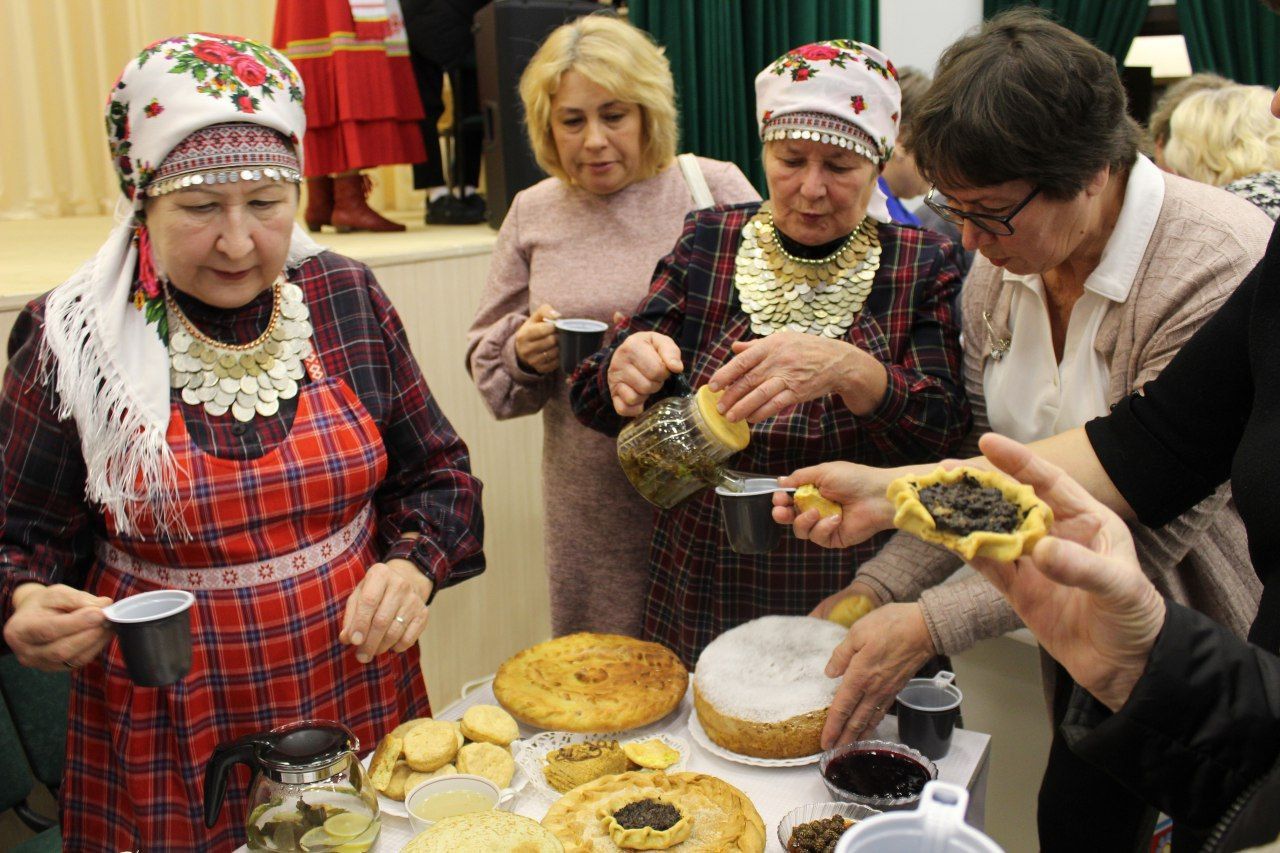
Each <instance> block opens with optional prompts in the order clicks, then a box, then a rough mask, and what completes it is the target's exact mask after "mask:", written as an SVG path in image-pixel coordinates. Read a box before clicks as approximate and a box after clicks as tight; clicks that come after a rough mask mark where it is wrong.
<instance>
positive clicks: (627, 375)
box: [608, 332, 684, 418]
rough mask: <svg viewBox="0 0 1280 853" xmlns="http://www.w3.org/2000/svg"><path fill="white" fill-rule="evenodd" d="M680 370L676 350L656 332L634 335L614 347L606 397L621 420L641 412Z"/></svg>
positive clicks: (680, 364)
mask: <svg viewBox="0 0 1280 853" xmlns="http://www.w3.org/2000/svg"><path fill="white" fill-rule="evenodd" d="M683 370H684V362H683V361H682V359H681V357H680V346H679V345H678V344H677V343H676V342H675V341H673V340H672V339H671V338H669V337H668V336H666V335H664V334H661V333H659V332H636V333H635V334H633V335H629V336H628V337H627V339H626V340H624V341H623V342H622V343H621V344H619V345H618V348H617V349H616V350H614V352H613V358H612V359H610V361H609V372H608V379H609V396H610V397H612V398H613V408H614V411H616V412H617V413H618V414H619V415H622V417H624V418H634V417H635V416H636V415H638V414H640V413H641V412H642V411H644V404H645V401H646V400H648V399H649V395H650V394H653V393H654V392H655V391H657V390H658V389H659V388H661V387H662V385H663V383H664V382H666V381H667V377H669V376H670V375H671V374H673V373H680V372H681V371H683Z"/></svg>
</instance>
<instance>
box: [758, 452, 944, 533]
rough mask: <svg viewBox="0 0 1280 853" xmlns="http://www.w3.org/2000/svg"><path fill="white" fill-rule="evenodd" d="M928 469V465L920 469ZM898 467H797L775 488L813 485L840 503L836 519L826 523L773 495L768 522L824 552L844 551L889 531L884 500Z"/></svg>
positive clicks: (849, 464)
mask: <svg viewBox="0 0 1280 853" xmlns="http://www.w3.org/2000/svg"><path fill="white" fill-rule="evenodd" d="M922 468H923V469H924V470H928V466H922ZM904 470H909V469H903V468H872V467H870V466H867V465H857V464H855V463H853V462H824V463H823V464H821V465H813V466H810V467H808V468H801V469H800V470H798V471H795V472H793V473H791V474H788V475H787V476H785V477H779V478H778V483H779V484H780V485H782V486H786V487H799V486H803V485H805V484H808V483H812V484H813V485H814V486H816V487H817V488H818V491H819V492H820V493H821V494H822V496H823V497H825V498H826V499H828V500H831V501H834V502H836V503H838V504H840V514H839V515H832V516H829V517H827V518H822V517H820V516H819V514H818V511H817V510H815V509H811V510H809V511H807V512H801V513H797V512H796V508H795V505H794V502H793V501H792V499H791V495H789V494H788V493H786V492H781V491H779V492H774V493H773V520H774V521H776V522H778V523H779V524H789V525H791V531H792V533H794V534H795V536H796V538H797V539H810V540H812V541H813V542H814V543H815V544H817V545H821V546H822V547H823V548H849V547H852V546H854V545H857V544H859V543H861V542H865V541H867V540H868V539H870V538H871V537H872V536H874V535H875V534H877V533H879V532H880V531H882V530H888V529H889V528H890V527H893V504H892V503H890V501H889V499H888V498H886V497H885V489H886V488H888V486H889V483H891V482H892V481H893V480H894V478H896V477H898V476H899V475H900V474H901V473H902V472H903V471H904Z"/></svg>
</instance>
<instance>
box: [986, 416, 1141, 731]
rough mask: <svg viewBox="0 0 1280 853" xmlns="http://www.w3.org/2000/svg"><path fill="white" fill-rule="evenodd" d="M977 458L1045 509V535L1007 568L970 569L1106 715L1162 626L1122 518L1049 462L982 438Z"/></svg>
mask: <svg viewBox="0 0 1280 853" xmlns="http://www.w3.org/2000/svg"><path fill="white" fill-rule="evenodd" d="M980 447H981V449H982V452H983V453H984V454H985V455H986V456H987V458H988V459H989V460H991V462H992V463H994V464H995V465H996V467H998V468H1000V469H1001V470H1003V471H1005V472H1007V473H1008V474H1009V475H1010V476H1012V477H1015V478H1016V479H1017V480H1019V481H1020V482H1022V483H1026V484H1027V485H1029V486H1032V487H1033V488H1034V489H1035V490H1036V493H1037V494H1038V495H1039V496H1040V497H1041V498H1042V499H1043V500H1044V501H1045V502H1046V503H1048V504H1049V506H1050V507H1052V509H1053V519H1054V520H1053V525H1052V527H1050V529H1049V534H1050V535H1048V536H1046V537H1044V538H1043V539H1041V540H1040V541H1039V542H1037V543H1036V545H1035V548H1034V549H1033V550H1032V551H1031V553H1030V554H1029V555H1025V556H1022V557H1020V558H1018V559H1017V560H1016V561H1014V562H1012V563H1007V562H1006V563H1001V562H997V561H995V560H990V559H984V558H978V559H975V560H974V561H973V567H974V568H975V569H977V570H978V571H980V572H982V574H983V576H985V577H986V578H987V580H989V581H991V583H992V584H993V585H994V586H995V587H996V589H998V590H1000V592H1001V593H1003V594H1004V596H1005V597H1006V598H1008V599H1009V602H1010V603H1011V604H1012V605H1013V609H1014V610H1015V611H1017V613H1018V616H1020V617H1021V618H1022V621H1023V622H1024V623H1025V624H1026V626H1027V627H1028V628H1030V629H1031V632H1032V633H1033V634H1035V636H1036V639H1037V640H1039V641H1040V644H1041V645H1042V646H1043V647H1044V649H1045V651H1047V652H1048V653H1049V654H1050V655H1052V656H1053V658H1054V659H1055V660H1057V661H1058V662H1059V663H1061V664H1062V665H1063V666H1064V667H1066V669H1067V671H1068V672H1070V673H1071V677H1072V678H1074V679H1075V680H1076V682H1077V683H1078V684H1079V685H1080V686H1081V687H1083V688H1084V689H1085V690H1087V691H1089V692H1090V693H1091V694H1093V695H1094V696H1095V697H1097V699H1098V700H1099V701H1100V702H1102V703H1103V704H1104V705H1106V706H1107V707H1109V708H1111V709H1112V710H1116V709H1117V708H1119V707H1120V706H1121V705H1123V704H1124V703H1125V701H1126V700H1127V699H1128V698H1129V693H1130V692H1131V691H1132V690H1133V685H1134V683H1135V682H1136V681H1137V680H1138V677H1139V676H1140V675H1141V674H1142V672H1143V669H1144V668H1145V667H1146V663H1147V658H1148V657H1149V656H1150V654H1151V648H1152V646H1154V645H1155V641H1156V637H1157V636H1158V635H1159V633H1160V629H1161V627H1162V626H1163V625H1164V617H1165V604H1164V599H1163V598H1161V597H1160V594H1159V592H1157V590H1156V588H1155V586H1153V585H1152V583H1151V581H1150V580H1148V579H1147V577H1146V575H1144V574H1143V573H1142V568H1141V566H1140V565H1139V564H1138V557H1137V552H1136V551H1135V550H1134V545H1133V535H1132V534H1131V533H1130V532H1129V528H1128V526H1127V525H1126V524H1125V523H1124V522H1123V521H1121V519H1120V517H1119V516H1118V515H1116V514H1115V513H1114V512H1112V511H1111V510H1109V509H1107V507H1105V506H1104V505H1103V504H1102V503H1100V502H1099V501H1097V500H1096V499H1095V498H1094V497H1093V496H1092V495H1090V494H1089V493H1088V492H1087V491H1085V489H1084V487H1083V486H1081V485H1080V484H1079V483H1076V482H1075V481H1074V480H1072V479H1071V478H1070V477H1068V476H1067V474H1066V473H1065V472H1064V471H1063V470H1062V469H1061V468H1058V467H1057V466H1055V465H1052V464H1050V463H1048V462H1046V461H1044V460H1043V459H1040V458H1039V457H1037V456H1036V455H1035V454H1033V453H1032V452H1031V451H1030V450H1029V449H1027V448H1026V447H1024V446H1023V445H1021V444H1019V443H1018V442H1016V441H1014V440H1012V439H1009V438H1004V437H1003V436H999V435H994V434H988V435H984V436H983V437H982V441H981V443H980Z"/></svg>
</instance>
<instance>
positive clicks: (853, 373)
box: [707, 332, 889, 424]
mask: <svg viewBox="0 0 1280 853" xmlns="http://www.w3.org/2000/svg"><path fill="white" fill-rule="evenodd" d="M733 351H734V352H735V353H736V355H735V356H734V357H733V358H732V359H730V360H729V361H728V362H727V363H726V364H724V365H723V366H722V367H721V368H720V369H719V370H717V371H716V372H715V373H714V374H713V375H712V376H711V379H710V381H709V382H708V383H707V384H708V385H710V386H711V390H712V391H719V390H721V389H724V396H723V397H721V398H720V404H719V406H718V408H719V409H720V411H721V412H723V413H724V415H725V417H726V418H728V419H729V420H731V421H739V420H745V421H747V422H748V423H753V424H754V423H759V422H760V421H763V420H765V419H767V418H771V417H773V416H774V415H776V414H778V413H779V412H782V411H783V410H785V409H788V408H790V407H791V406H794V405H796V404H797V403H804V402H806V401H808V400H815V399H817V398H818V397H825V396H826V395H828V394H839V395H840V397H841V399H843V400H844V403H845V405H846V406H848V407H849V410H850V411H851V412H853V413H854V414H856V415H865V414H868V413H870V412H871V411H873V410H874V409H875V408H876V406H878V405H880V401H881V400H882V399H884V393H885V389H886V388H887V387H888V381H889V380H888V372H887V371H886V370H885V367H884V365H883V364H881V363H880V362H879V360H877V359H876V358H875V357H874V356H871V355H869V354H868V353H866V352H864V351H863V350H861V349H859V348H858V347H856V346H854V345H853V344H851V343H848V342H847V341H837V340H835V339H833V338H824V337H819V336H818V335H808V334H804V333H801V332H776V333H775V334H772V335H769V336H768V337H767V338H756V339H754V340H750V341H739V342H737V343H735V344H734V345H733Z"/></svg>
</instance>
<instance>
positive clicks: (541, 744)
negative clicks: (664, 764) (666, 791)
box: [511, 732, 689, 802]
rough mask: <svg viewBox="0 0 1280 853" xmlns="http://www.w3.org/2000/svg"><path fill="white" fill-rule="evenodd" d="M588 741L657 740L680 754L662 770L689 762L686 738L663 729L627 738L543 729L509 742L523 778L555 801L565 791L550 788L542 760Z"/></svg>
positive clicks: (676, 769) (677, 768) (670, 770)
mask: <svg viewBox="0 0 1280 853" xmlns="http://www.w3.org/2000/svg"><path fill="white" fill-rule="evenodd" d="M589 740H617V741H618V743H619V744H620V745H621V744H627V743H635V742H643V741H650V740H659V741H662V742H663V743H664V744H666V745H667V746H669V747H671V748H672V749H674V750H675V751H676V752H678V753H680V757H679V758H677V759H676V763H675V764H672V765H671V766H670V767H668V768H667V769H666V770H665V771H663V772H666V773H678V772H679V771H681V770H684V769H685V767H686V766H687V765H688V763H689V743H688V741H686V740H685V739H684V738H681V737H676V736H675V735H669V734H666V733H665V732H658V733H656V734H650V735H642V736H640V737H630V738H619V737H618V736H617V735H616V734H595V733H586V732H542V733H540V734H536V735H534V736H533V737H531V738H528V739H527V740H518V741H516V742H515V743H513V744H511V747H512V752H514V753H515V756H516V766H517V767H519V768H520V769H521V770H523V771H524V775H525V778H527V779H528V780H529V782H530V783H531V784H532V785H533V788H534V790H535V791H536V792H537V793H538V794H541V795H542V796H543V797H545V798H546V799H549V800H551V801H553V802H554V801H555V800H558V799H560V798H561V797H562V796H564V794H562V793H560V792H559V791H557V790H556V789H555V788H553V787H551V785H550V784H549V783H548V782H547V777H546V776H545V775H544V774H543V772H542V767H543V763H544V759H545V758H546V755H547V753H548V752H552V751H554V750H557V749H560V748H561V747H563V746H568V745H569V744H571V743H583V742H585V741H589ZM654 772H657V771H654Z"/></svg>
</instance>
